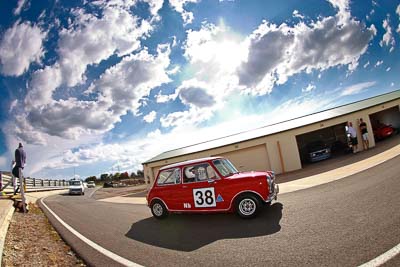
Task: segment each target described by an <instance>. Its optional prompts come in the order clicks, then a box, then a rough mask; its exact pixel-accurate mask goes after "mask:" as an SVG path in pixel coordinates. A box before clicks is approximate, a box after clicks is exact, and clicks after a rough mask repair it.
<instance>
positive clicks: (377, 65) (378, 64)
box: [375, 60, 383, 67]
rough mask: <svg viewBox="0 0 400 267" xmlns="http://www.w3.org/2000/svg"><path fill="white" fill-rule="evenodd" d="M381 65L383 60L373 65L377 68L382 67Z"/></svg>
mask: <svg viewBox="0 0 400 267" xmlns="http://www.w3.org/2000/svg"><path fill="white" fill-rule="evenodd" d="M382 64H383V60H378V61H377V62H376V63H375V67H379V66H380V65H382Z"/></svg>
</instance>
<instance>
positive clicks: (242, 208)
mask: <svg viewBox="0 0 400 267" xmlns="http://www.w3.org/2000/svg"><path fill="white" fill-rule="evenodd" d="M235 203H236V204H235V209H236V213H237V214H238V215H239V217H241V218H243V219H251V218H254V217H255V216H257V213H258V212H259V210H260V201H259V200H258V198H257V197H255V196H253V195H250V194H246V195H242V196H239V198H238V199H237V200H236V201H235Z"/></svg>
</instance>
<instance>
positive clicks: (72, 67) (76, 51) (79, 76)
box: [58, 7, 152, 86]
mask: <svg viewBox="0 0 400 267" xmlns="http://www.w3.org/2000/svg"><path fill="white" fill-rule="evenodd" d="M74 13H75V16H76V17H75V21H74V22H73V23H72V24H71V25H70V26H69V28H68V29H63V30H62V31H61V32H60V40H59V45H58V54H59V56H60V60H59V65H60V69H61V71H62V76H63V82H64V83H65V84H66V85H67V86H75V85H77V84H79V83H82V82H83V81H85V76H84V74H85V71H86V68H87V66H89V65H92V64H98V63H100V62H101V61H102V60H105V59H107V58H109V57H110V56H111V55H113V54H114V53H115V54H117V55H118V56H124V55H127V54H129V53H131V52H133V51H135V50H137V49H138V48H140V38H142V37H144V36H146V35H147V34H148V33H149V32H150V30H151V29H152V27H151V26H150V25H149V23H148V22H147V21H145V20H139V19H138V18H137V17H134V16H132V15H131V14H130V13H129V12H128V11H127V10H125V9H123V8H118V7H105V8H104V10H103V16H102V17H100V18H99V17H97V16H95V15H92V14H87V13H85V11H84V10H82V9H76V10H75V11H74Z"/></svg>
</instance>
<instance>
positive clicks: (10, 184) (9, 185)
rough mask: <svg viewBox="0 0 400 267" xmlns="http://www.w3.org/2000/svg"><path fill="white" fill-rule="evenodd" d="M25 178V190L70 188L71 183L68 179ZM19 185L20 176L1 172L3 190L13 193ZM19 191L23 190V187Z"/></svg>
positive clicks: (0, 184)
mask: <svg viewBox="0 0 400 267" xmlns="http://www.w3.org/2000/svg"><path fill="white" fill-rule="evenodd" d="M23 179H24V181H25V185H26V190H24V191H25V192H37V191H44V190H57V189H65V188H68V185H69V182H68V181H66V180H49V179H35V178H23ZM18 186H19V179H18V178H15V177H14V176H13V175H12V174H10V173H4V172H0V189H1V192H4V193H6V194H12V193H14V191H15V189H16V188H17V187H18ZM24 189H25V188H24ZM19 192H21V188H20V190H19Z"/></svg>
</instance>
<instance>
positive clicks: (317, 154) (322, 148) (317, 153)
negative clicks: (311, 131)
mask: <svg viewBox="0 0 400 267" xmlns="http://www.w3.org/2000/svg"><path fill="white" fill-rule="evenodd" d="M330 157H331V149H330V147H329V146H328V145H326V144H325V143H324V142H322V141H320V140H318V141H315V142H311V143H309V144H307V159H308V161H309V162H317V161H320V160H324V159H328V158H330Z"/></svg>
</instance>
